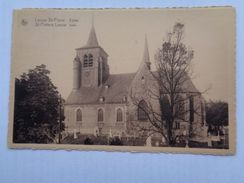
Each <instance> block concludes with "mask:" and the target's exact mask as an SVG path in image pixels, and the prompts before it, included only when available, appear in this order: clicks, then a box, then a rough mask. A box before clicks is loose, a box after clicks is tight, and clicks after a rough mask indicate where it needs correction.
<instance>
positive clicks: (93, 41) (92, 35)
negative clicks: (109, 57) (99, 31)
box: [86, 15, 98, 47]
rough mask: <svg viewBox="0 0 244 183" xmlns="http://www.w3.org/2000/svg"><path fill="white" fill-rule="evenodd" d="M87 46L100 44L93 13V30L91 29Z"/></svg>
mask: <svg viewBox="0 0 244 183" xmlns="http://www.w3.org/2000/svg"><path fill="white" fill-rule="evenodd" d="M86 46H87V47H97V46H98V41H97V36H96V31H95V27H94V16H93V15H92V25H91V31H90V35H89V38H88V41H87V43H86Z"/></svg>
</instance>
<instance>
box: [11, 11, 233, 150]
mask: <svg viewBox="0 0 244 183" xmlns="http://www.w3.org/2000/svg"><path fill="white" fill-rule="evenodd" d="M10 88H11V94H10V113H9V134H8V135H9V137H8V144H9V147H10V148H32V149H67V150H103V151H127V152H172V153H196V154H220V155H230V154H234V153H235V136H236V135H235V128H236V127H235V10H234V8H231V7H212V8H178V9H177V8H174V9H65V10H62V9H22V10H15V11H14V13H13V31H12V62H11V86H10Z"/></svg>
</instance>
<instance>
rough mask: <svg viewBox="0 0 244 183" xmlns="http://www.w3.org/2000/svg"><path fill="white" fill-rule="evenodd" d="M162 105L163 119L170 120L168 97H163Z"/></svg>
mask: <svg viewBox="0 0 244 183" xmlns="http://www.w3.org/2000/svg"><path fill="white" fill-rule="evenodd" d="M160 105H161V108H162V115H163V116H162V117H163V119H164V120H167V119H169V118H170V102H169V99H168V96H167V95H165V96H163V97H162V100H161V101H160Z"/></svg>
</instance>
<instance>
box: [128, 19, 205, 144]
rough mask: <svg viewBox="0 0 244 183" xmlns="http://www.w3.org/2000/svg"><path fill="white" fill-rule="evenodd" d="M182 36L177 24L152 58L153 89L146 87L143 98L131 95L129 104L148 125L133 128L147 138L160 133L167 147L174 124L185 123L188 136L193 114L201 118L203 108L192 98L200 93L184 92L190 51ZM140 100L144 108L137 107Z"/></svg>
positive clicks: (190, 70) (180, 27)
mask: <svg viewBox="0 0 244 183" xmlns="http://www.w3.org/2000/svg"><path fill="white" fill-rule="evenodd" d="M183 36H184V24H182V23H176V24H175V25H174V27H173V30H172V31H171V32H169V33H167V37H166V40H165V41H164V42H163V44H162V47H161V48H159V49H158V51H157V53H156V55H155V66H156V71H150V74H151V76H152V78H151V79H152V80H154V81H155V82H154V85H155V87H152V86H151V87H145V88H144V89H145V90H144V94H143V95H140V94H136V93H135V92H133V91H132V92H131V99H132V102H133V103H134V104H135V105H136V106H138V110H141V111H143V112H144V114H145V115H146V117H147V121H148V123H147V124H144V125H141V124H138V123H136V124H135V123H134V127H136V128H137V130H138V131H141V132H147V135H148V136H149V135H151V134H153V133H160V134H161V135H162V136H163V137H164V139H165V140H166V142H167V143H168V145H173V144H174V143H175V138H174V136H173V125H174V124H175V122H176V120H181V121H185V122H188V124H189V128H188V129H186V130H188V136H190V135H191V131H192V130H193V129H192V125H191V123H192V122H193V121H194V114H196V113H197V114H199V115H201V114H200V113H199V110H198V108H200V107H202V105H198V106H197V105H195V104H194V103H193V100H194V96H196V95H199V92H195V93H194V92H191V91H188V88H187V82H188V83H189V82H191V81H190V80H191V77H190V76H191V75H192V73H191V72H192V69H191V62H192V59H193V50H192V49H190V48H187V47H186V46H185V44H184V43H183V42H182V40H183ZM152 83H153V82H152ZM142 100H144V101H146V104H144V105H140V102H141V101H142ZM155 101H158V104H159V106H160V110H159V111H158V110H155V105H154V103H155ZM186 103H187V105H186ZM186 106H188V107H186ZM138 112H139V111H138Z"/></svg>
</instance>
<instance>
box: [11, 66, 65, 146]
mask: <svg viewBox="0 0 244 183" xmlns="http://www.w3.org/2000/svg"><path fill="white" fill-rule="evenodd" d="M49 74H50V71H49V70H47V69H46V66H45V65H40V66H36V67H35V69H31V70H29V72H28V73H23V74H22V75H21V76H20V78H16V79H15V103H14V129H13V141H14V142H15V143H52V142H55V141H56V140H55V139H56V137H57V135H58V134H60V133H61V131H62V130H64V124H63V120H64V114H63V103H64V100H63V99H61V97H60V95H59V92H58V91H57V88H56V87H55V86H54V85H53V83H52V81H51V79H50V78H49Z"/></svg>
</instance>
